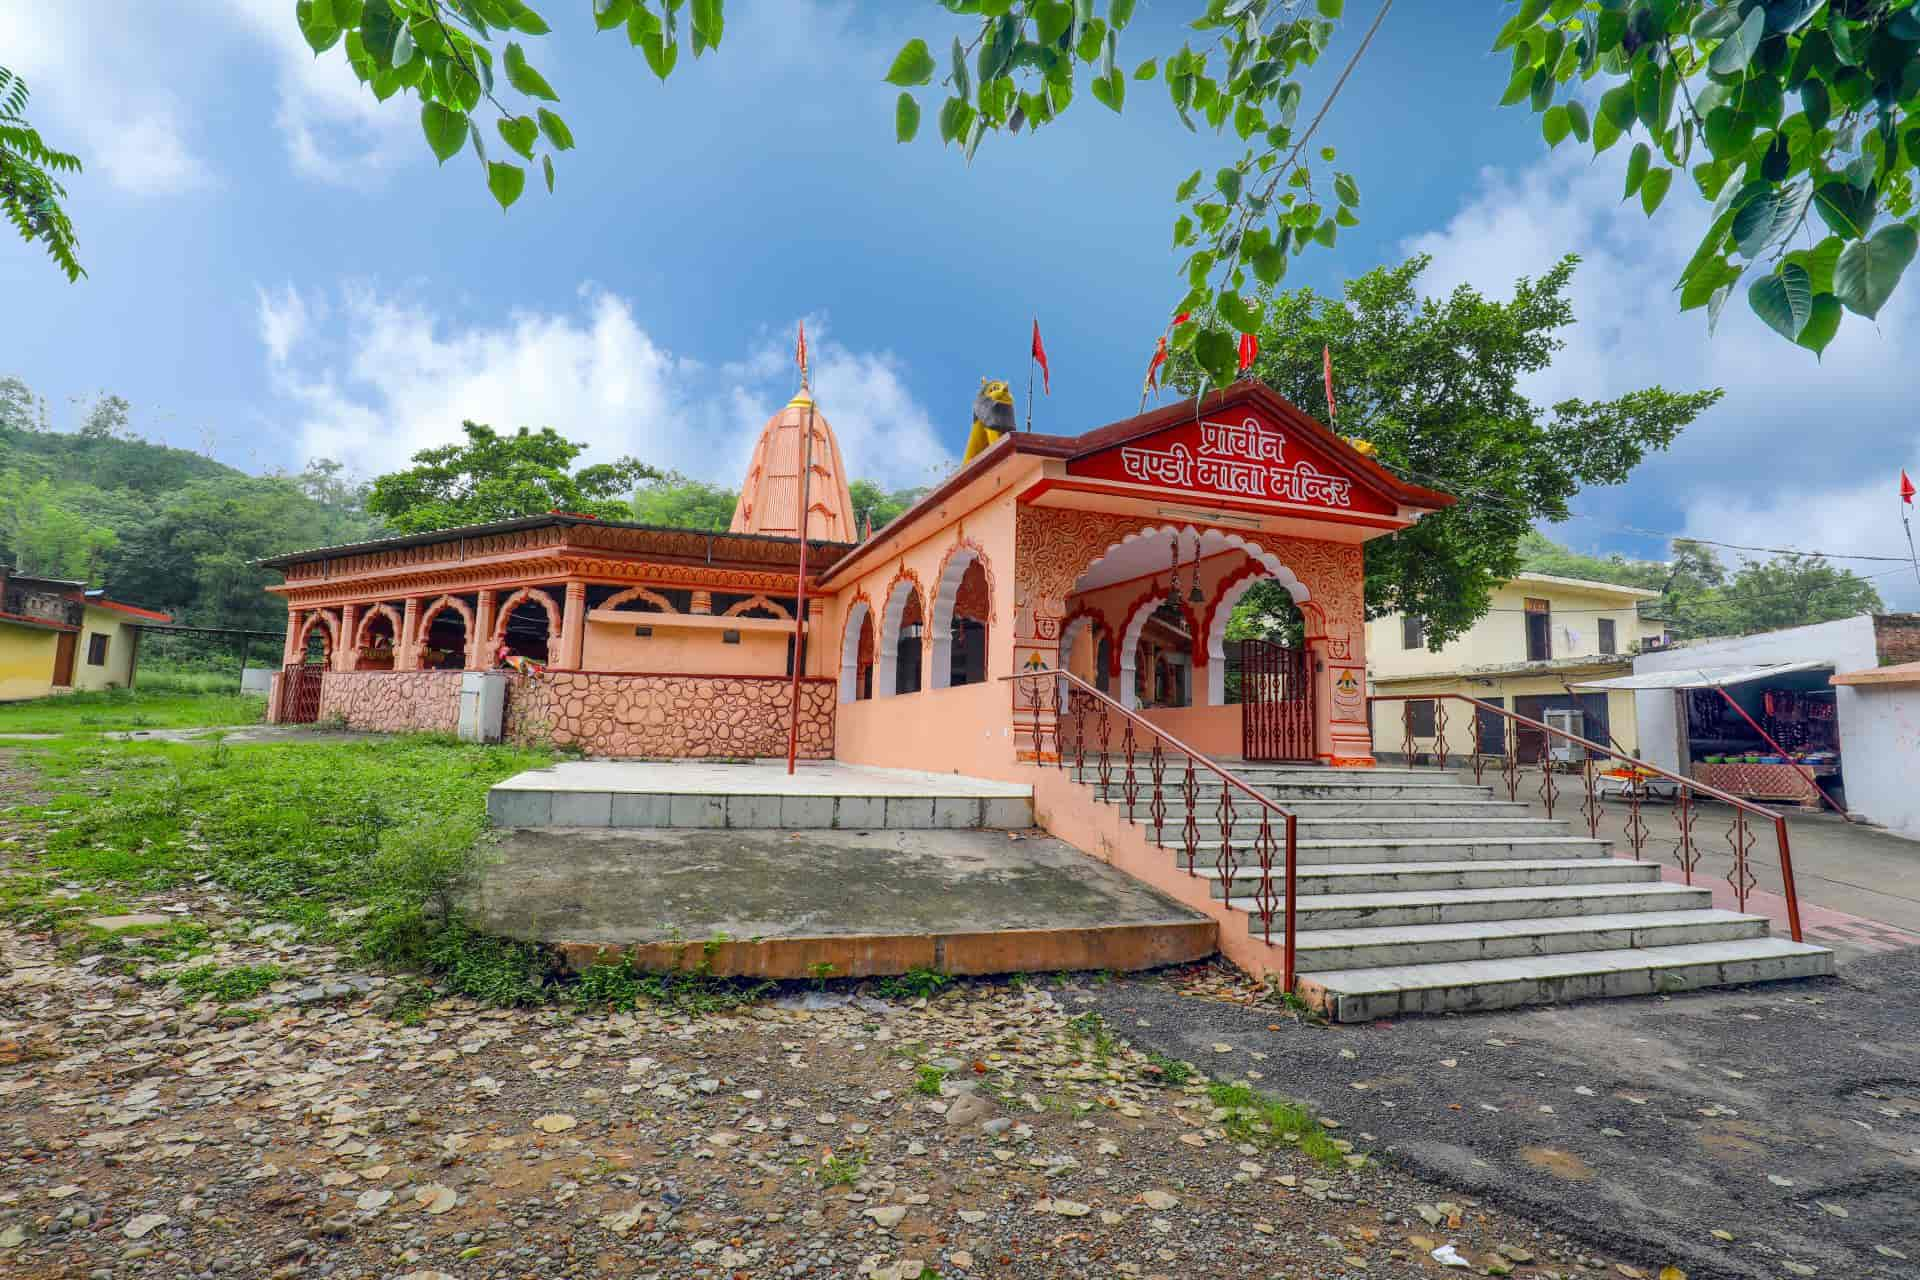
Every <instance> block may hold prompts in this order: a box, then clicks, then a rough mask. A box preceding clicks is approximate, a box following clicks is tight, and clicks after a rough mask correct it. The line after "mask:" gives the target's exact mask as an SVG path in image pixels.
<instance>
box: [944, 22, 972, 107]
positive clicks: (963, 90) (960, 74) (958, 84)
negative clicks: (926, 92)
mask: <svg viewBox="0 0 1920 1280" xmlns="http://www.w3.org/2000/svg"><path fill="white" fill-rule="evenodd" d="M950 59H951V65H952V68H953V69H952V72H951V74H952V76H953V92H954V93H955V95H957V96H958V97H962V98H971V97H972V96H973V73H972V72H970V71H968V70H967V51H966V50H965V49H963V48H961V46H960V37H959V36H955V37H954V38H953V51H952V54H951V55H950Z"/></svg>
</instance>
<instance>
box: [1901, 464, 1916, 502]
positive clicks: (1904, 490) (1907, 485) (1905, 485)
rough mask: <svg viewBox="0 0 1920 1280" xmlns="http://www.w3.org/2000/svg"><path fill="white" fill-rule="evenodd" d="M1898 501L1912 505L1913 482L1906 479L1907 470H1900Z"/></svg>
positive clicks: (1903, 468)
mask: <svg viewBox="0 0 1920 1280" xmlns="http://www.w3.org/2000/svg"><path fill="white" fill-rule="evenodd" d="M1900 501H1902V502H1904V503H1906V504H1907V505H1908V506H1912V505H1913V481H1912V480H1910V479H1908V478H1907V469H1906V468H1905V467H1902V468H1900Z"/></svg>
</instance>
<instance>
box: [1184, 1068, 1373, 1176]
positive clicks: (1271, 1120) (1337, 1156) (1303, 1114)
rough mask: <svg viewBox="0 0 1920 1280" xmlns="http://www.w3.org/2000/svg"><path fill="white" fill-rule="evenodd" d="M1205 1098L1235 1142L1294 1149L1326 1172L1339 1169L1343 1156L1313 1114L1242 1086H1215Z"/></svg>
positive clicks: (1224, 1084) (1249, 1087)
mask: <svg viewBox="0 0 1920 1280" xmlns="http://www.w3.org/2000/svg"><path fill="white" fill-rule="evenodd" d="M1207 1097H1208V1098H1210V1099H1211V1100H1212V1101H1213V1105H1214V1106H1216V1107H1219V1108H1220V1109H1221V1110H1223V1111H1225V1112H1226V1113H1227V1115H1226V1118H1225V1119H1224V1120H1223V1121H1222V1123H1221V1127H1222V1128H1223V1129H1225V1130H1226V1131H1227V1136H1229V1137H1231V1138H1232V1139H1233V1140H1234V1141H1235V1142H1248V1143H1252V1144H1253V1145H1254V1146H1256V1147H1275V1146H1280V1145H1281V1144H1283V1143H1284V1144H1287V1145H1290V1146H1297V1147H1299V1149H1300V1150H1301V1151H1302V1152H1303V1153H1305V1154H1306V1155H1308V1156H1311V1157H1312V1158H1313V1159H1315V1160H1317V1161H1319V1162H1320V1163H1321V1164H1324V1165H1326V1166H1328V1167H1329V1168H1335V1169H1337V1168H1339V1167H1340V1164H1341V1160H1342V1157H1343V1155H1344V1153H1343V1152H1342V1151H1341V1150H1340V1148H1339V1147H1337V1146H1335V1145H1334V1141H1333V1139H1332V1138H1329V1137H1328V1136H1327V1134H1326V1130H1324V1129H1322V1128H1321V1127H1320V1122H1319V1120H1318V1119H1316V1118H1315V1117H1314V1114H1313V1113H1312V1112H1311V1111H1309V1110H1307V1108H1305V1107H1303V1106H1301V1105H1300V1104H1298V1103H1296V1102H1289V1101H1287V1100H1286V1099H1284V1098H1276V1097H1274V1096H1273V1095H1271V1094H1265V1093H1260V1092H1257V1091H1256V1090H1254V1089H1253V1088H1252V1087H1251V1086H1248V1085H1244V1084H1228V1083H1225V1082H1216V1083H1214V1084H1211V1085H1208V1086H1207Z"/></svg>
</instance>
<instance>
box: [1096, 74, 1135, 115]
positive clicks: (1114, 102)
mask: <svg viewBox="0 0 1920 1280" xmlns="http://www.w3.org/2000/svg"><path fill="white" fill-rule="evenodd" d="M1089 87H1090V88H1091V89H1092V90H1093V96H1094V100H1095V101H1097V102H1099V103H1100V105H1102V106H1104V107H1107V108H1109V109H1111V110H1113V111H1115V112H1118V111H1119V110H1120V109H1121V108H1122V107H1124V106H1125V105H1126V102H1127V78H1126V77H1125V76H1124V75H1122V74H1120V69H1119V68H1118V67H1115V68H1114V69H1113V70H1112V71H1110V72H1108V73H1107V74H1105V75H1098V76H1095V77H1094V78H1093V82H1092V84H1091V85H1090V86H1089Z"/></svg>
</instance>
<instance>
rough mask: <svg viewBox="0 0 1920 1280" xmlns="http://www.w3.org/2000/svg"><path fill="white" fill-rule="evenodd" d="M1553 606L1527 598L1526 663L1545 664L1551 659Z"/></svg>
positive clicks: (1530, 597) (1543, 601)
mask: <svg viewBox="0 0 1920 1280" xmlns="http://www.w3.org/2000/svg"><path fill="white" fill-rule="evenodd" d="M1552 610H1553V606H1552V605H1550V604H1548V603H1547V602H1546V601H1545V600H1537V599H1535V598H1533V597H1532V596H1528V597H1527V614H1526V622H1527V661H1528V662H1545V661H1546V660H1547V659H1549V658H1551V657H1553V612H1552Z"/></svg>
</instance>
